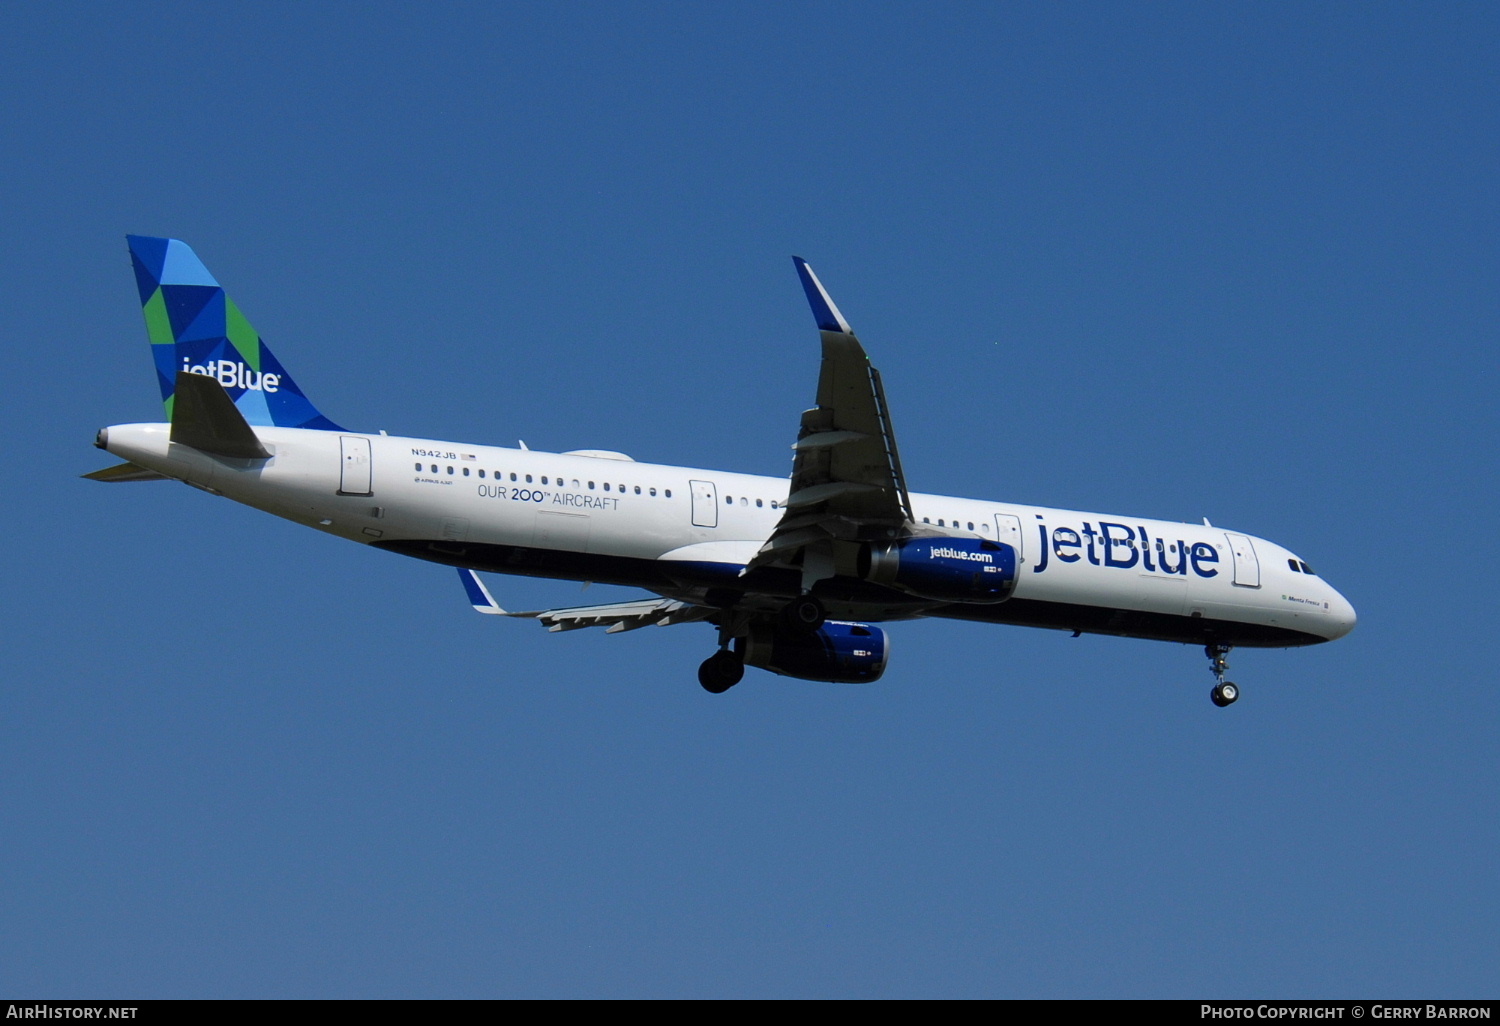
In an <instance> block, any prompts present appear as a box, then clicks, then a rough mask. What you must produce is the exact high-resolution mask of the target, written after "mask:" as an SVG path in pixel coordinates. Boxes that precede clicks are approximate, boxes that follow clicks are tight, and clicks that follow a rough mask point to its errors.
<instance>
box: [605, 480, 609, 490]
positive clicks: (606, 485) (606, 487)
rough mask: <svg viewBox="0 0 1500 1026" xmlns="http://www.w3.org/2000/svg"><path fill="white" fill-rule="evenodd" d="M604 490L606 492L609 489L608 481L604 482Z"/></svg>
mask: <svg viewBox="0 0 1500 1026" xmlns="http://www.w3.org/2000/svg"><path fill="white" fill-rule="evenodd" d="M604 490H605V491H606V492H607V491H609V482H608V481H606V482H604Z"/></svg>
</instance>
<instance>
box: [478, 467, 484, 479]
mask: <svg viewBox="0 0 1500 1026" xmlns="http://www.w3.org/2000/svg"><path fill="white" fill-rule="evenodd" d="M479 476H480V477H483V476H484V468H483V467H481V468H480V469H479Z"/></svg>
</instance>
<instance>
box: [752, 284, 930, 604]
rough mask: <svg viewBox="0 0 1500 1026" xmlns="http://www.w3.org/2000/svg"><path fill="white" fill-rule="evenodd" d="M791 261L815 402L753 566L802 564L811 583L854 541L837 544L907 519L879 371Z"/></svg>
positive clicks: (904, 527) (876, 534)
mask: <svg viewBox="0 0 1500 1026" xmlns="http://www.w3.org/2000/svg"><path fill="white" fill-rule="evenodd" d="M792 259H793V260H794V262H795V263H796V265H797V274H798V275H799V276H800V277H801V279H802V288H803V290H804V291H805V292H806V293H807V299H808V303H809V304H810V305H811V306H812V311H813V317H814V318H815V319H816V320H817V322H818V328H819V330H820V331H821V333H822V341H823V365H822V368H821V370H820V371H819V374H818V405H817V406H816V407H815V408H814V409H811V410H808V411H807V412H806V413H804V414H802V425H801V429H800V430H799V431H798V433H797V444H796V445H794V446H792V449H793V450H794V452H795V454H796V455H795V457H794V458H793V462H792V481H791V491H790V494H789V495H788V496H787V501H786V513H785V515H783V516H782V518H781V522H780V523H778V524H777V525H776V529H775V530H774V531H773V532H772V533H771V537H770V538H769V539H768V540H767V541H766V543H765V545H764V546H762V547H761V550H760V552H759V553H758V554H757V555H756V557H755V559H754V560H753V561H752V563H751V567H752V568H753V567H758V566H770V565H777V564H780V565H796V564H797V563H798V562H800V563H801V565H802V566H803V575H804V584H805V586H810V584H811V582H812V581H816V580H820V579H822V578H823V577H828V576H832V575H833V573H834V572H835V569H836V568H837V570H838V571H840V572H844V571H846V570H847V568H844V567H843V566H842V565H841V564H842V563H843V562H844V561H845V559H846V558H852V555H851V554H850V553H851V551H852V549H853V546H846V545H843V544H840V543H845V542H857V541H868V540H874V539H884V538H892V537H896V536H897V535H902V534H907V533H910V532H911V531H912V529H913V527H914V524H913V519H914V518H913V517H912V512H911V497H910V495H908V494H907V488H906V477H905V475H904V474H903V473H902V471H901V456H900V453H899V452H898V451H897V449H896V433H895V430H894V429H893V428H892V426H891V415H890V409H889V407H888V406H887V405H886V400H885V389H884V388H883V387H882V386H881V383H880V372H879V371H878V370H876V369H875V368H874V367H873V366H871V365H870V358H869V357H868V356H866V355H865V350H864V347H863V346H862V345H860V343H859V339H857V338H856V337H855V336H854V332H853V331H852V330H851V329H850V327H849V322H848V321H846V320H844V316H843V314H841V313H840V312H839V309H838V307H837V306H835V305H834V303H833V300H832V299H831V298H829V295H828V292H827V290H825V289H824V288H823V284H822V282H820V281H819V280H818V277H817V275H815V274H814V273H813V270H812V268H811V267H809V266H808V264H807V261H805V260H803V259H802V258H800V257H793V258H792ZM810 562H811V564H813V565H812V566H810V565H809V563H810Z"/></svg>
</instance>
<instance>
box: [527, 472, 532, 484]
mask: <svg viewBox="0 0 1500 1026" xmlns="http://www.w3.org/2000/svg"><path fill="white" fill-rule="evenodd" d="M526 483H527V484H531V475H530V474H527V475H526Z"/></svg>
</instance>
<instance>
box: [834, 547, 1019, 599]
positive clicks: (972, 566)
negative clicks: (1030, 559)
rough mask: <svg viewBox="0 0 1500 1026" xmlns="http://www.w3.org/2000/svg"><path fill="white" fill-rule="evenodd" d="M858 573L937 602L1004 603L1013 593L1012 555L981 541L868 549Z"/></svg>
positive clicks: (1014, 569) (1014, 587)
mask: <svg viewBox="0 0 1500 1026" xmlns="http://www.w3.org/2000/svg"><path fill="white" fill-rule="evenodd" d="M867 560H868V562H867ZM859 570H860V576H861V577H863V578H864V579H865V580H867V581H873V582H875V583H876V584H884V585H887V586H888V587H892V588H895V589H897V590H898V591H904V592H906V593H907V594H908V595H915V596H917V597H918V598H926V599H933V600H935V601H938V602H1004V601H1005V600H1006V599H1008V598H1010V596H1011V592H1013V591H1015V590H1016V550H1015V549H1014V548H1012V547H1011V546H1009V545H1005V544H1003V543H1001V542H992V541H986V540H985V539H983V538H906V539H904V540H902V541H898V542H892V543H891V544H889V545H871V546H870V547H869V548H868V549H867V550H865V552H864V553H863V554H862V555H861V559H860V567H859Z"/></svg>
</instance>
